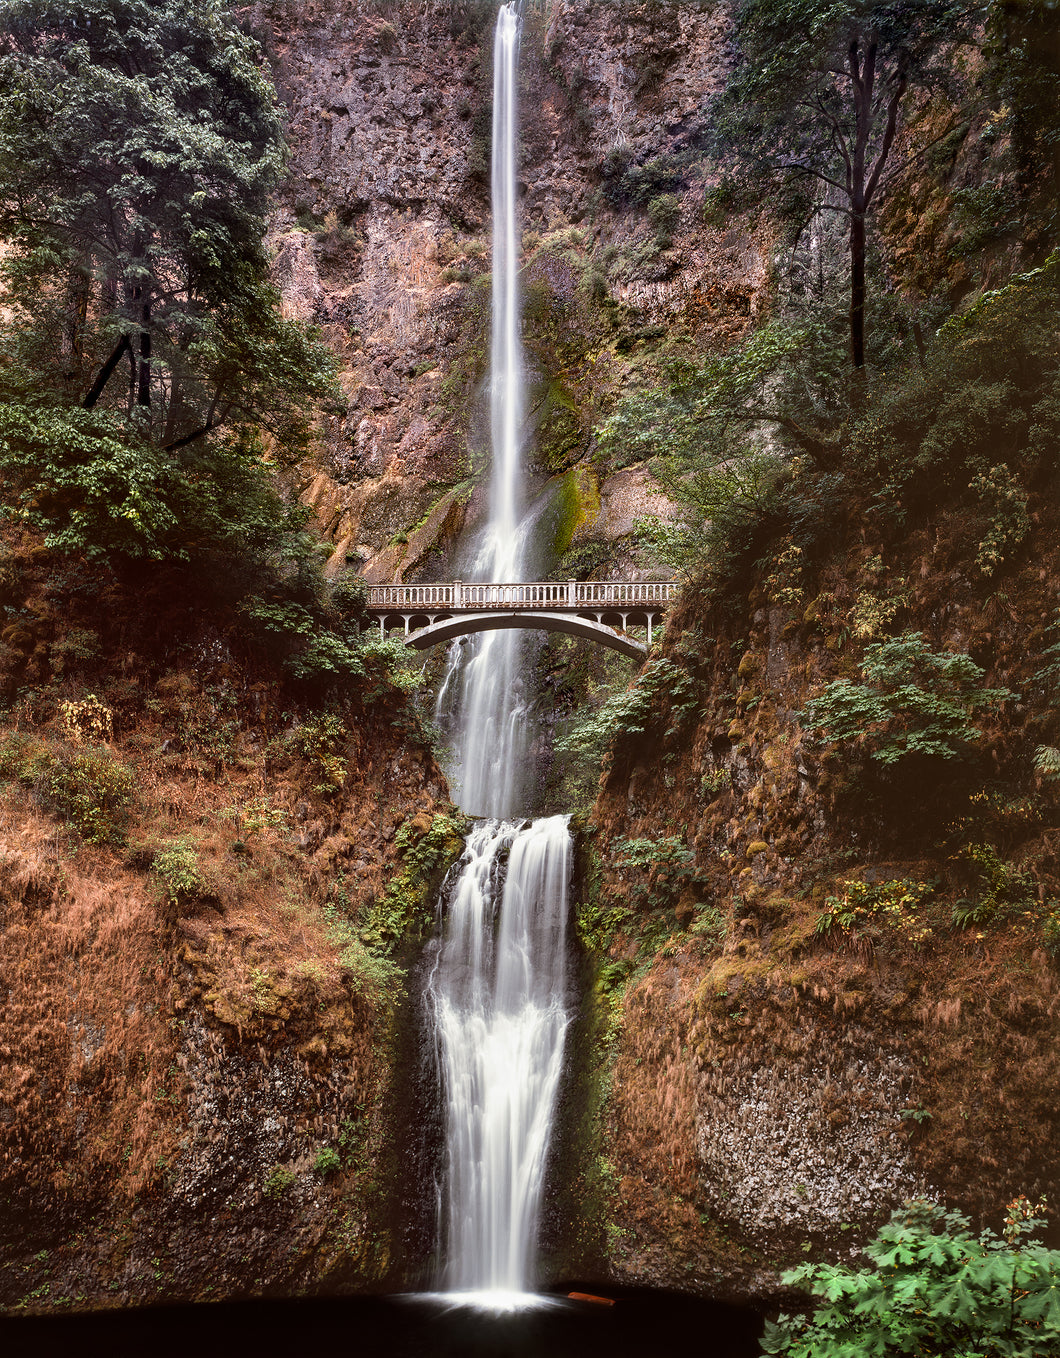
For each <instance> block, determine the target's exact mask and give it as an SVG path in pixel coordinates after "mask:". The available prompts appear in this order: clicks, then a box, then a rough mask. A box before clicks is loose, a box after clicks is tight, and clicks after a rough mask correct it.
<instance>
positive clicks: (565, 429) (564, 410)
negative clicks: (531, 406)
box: [534, 378, 584, 472]
mask: <svg viewBox="0 0 1060 1358" xmlns="http://www.w3.org/2000/svg"><path fill="white" fill-rule="evenodd" d="M583 437H584V430H583V429H582V422H581V419H580V417H579V414H578V406H577V403H576V401H575V399H574V397H573V396H572V395H571V393H570V392H569V391H568V390H567V388H566V387H565V386H564V385H563V383H562V382H561V381H560V380H559V379H558V378H553V379H552V380H551V381H550V382H549V383H548V387H547V389H546V391H545V397H544V400H543V402H542V404H541V415H540V418H539V421H538V426H537V431H536V436H535V439H534V446H535V450H536V454H537V459H538V461H539V462H541V463H543V464H544V466H545V467H546V468H547V469H548V471H550V472H561V471H563V470H564V468H566V467H569V466H570V464H571V463H572V462H573V461H575V460H576V459H577V457H578V454H579V452H580V451H581V445H582V440H583Z"/></svg>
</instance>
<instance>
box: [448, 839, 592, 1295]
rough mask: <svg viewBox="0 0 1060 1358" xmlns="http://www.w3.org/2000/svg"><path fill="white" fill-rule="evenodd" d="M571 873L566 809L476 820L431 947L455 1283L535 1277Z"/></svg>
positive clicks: (498, 1283) (507, 1284) (492, 1283)
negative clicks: (522, 819)
mask: <svg viewBox="0 0 1060 1358" xmlns="http://www.w3.org/2000/svg"><path fill="white" fill-rule="evenodd" d="M505 857H507V860H508V861H507V864H506V865H505V863H504V858H505ZM569 877H570V833H569V831H568V828H567V818H566V817H565V816H551V817H548V818H546V819H542V820H537V821H534V823H533V824H532V825H531V826H529V827H524V828H519V827H517V826H515V825H513V824H509V823H504V822H497V821H487V822H485V823H484V824H481V825H479V826H478V827H477V828H476V829H475V830H474V831H473V833H472V834H471V835H470V836H469V837H468V841H467V847H466V849H465V851H464V856H463V859H462V860H461V863H460V866H459V875H458V877H457V879H456V882H455V885H454V889H453V892H452V896H451V898H450V900H449V910H448V921H447V927H446V931H445V935H444V937H443V938H442V939H441V940H440V941H439V942H438V943H437V944H436V945H435V946H436V949H437V952H436V959H435V965H434V969H433V972H432V975H431V979H430V984H429V986H428V997H429V1002H430V1004H431V1008H432V1010H433V1013H434V1022H435V1032H436V1034H437V1038H438V1046H439V1051H440V1053H441V1061H442V1070H443V1076H444V1086H445V1102H446V1122H447V1145H448V1155H447V1160H448V1163H447V1166H446V1169H447V1182H446V1186H445V1191H444V1194H443V1198H442V1202H443V1207H444V1213H445V1223H444V1224H445V1238H444V1248H445V1257H446V1272H445V1284H446V1286H447V1287H449V1288H450V1289H453V1290H457V1291H498V1290H503V1291H508V1292H524V1291H526V1289H527V1287H528V1286H529V1284H530V1283H531V1281H532V1269H533V1262H534V1255H535V1252H536V1241H537V1225H538V1216H539V1209H540V1204H541V1192H542V1188H543V1185H544V1172H545V1162H546V1157H547V1153H548V1143H549V1135H550V1132H551V1128H552V1120H553V1113H554V1110H555V1102H556V1091H557V1089H558V1087H559V1077H560V1072H561V1067H562V1060H563V1038H564V1035H565V1032H566V1028H567V1022H568V1015H567V1005H566V999H567V996H566V988H567V979H566V961H565V958H566V947H565V943H566V917H567V883H568V880H569ZM495 931H496V932H495Z"/></svg>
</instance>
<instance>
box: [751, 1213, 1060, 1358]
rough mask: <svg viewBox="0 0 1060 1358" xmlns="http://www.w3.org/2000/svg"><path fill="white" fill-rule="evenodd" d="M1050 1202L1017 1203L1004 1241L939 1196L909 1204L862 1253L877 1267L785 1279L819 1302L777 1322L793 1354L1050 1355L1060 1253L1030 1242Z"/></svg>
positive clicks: (1059, 1305)
mask: <svg viewBox="0 0 1060 1358" xmlns="http://www.w3.org/2000/svg"><path fill="white" fill-rule="evenodd" d="M1044 1206H1045V1203H1044V1200H1042V1201H1041V1202H1039V1203H1037V1204H1032V1203H1030V1202H1029V1201H1028V1199H1027V1198H1026V1197H1023V1196H1021V1197H1019V1198H1016V1199H1015V1201H1014V1202H1012V1203H1010V1204H1009V1208H1008V1215H1007V1216H1006V1218H1005V1228H1004V1233H1003V1236H1002V1238H998V1236H996V1235H995V1234H994V1233H993V1232H992V1231H990V1230H983V1231H981V1232H980V1233H979V1235H978V1236H976V1235H973V1234H972V1233H971V1230H970V1229H969V1221H968V1219H967V1217H964V1216H962V1215H961V1214H960V1213H959V1212H947V1211H946V1210H945V1209H944V1208H942V1207H939V1206H937V1205H936V1204H935V1203H930V1202H923V1201H917V1202H911V1203H907V1204H906V1205H905V1206H904V1207H903V1208H901V1209H900V1210H899V1211H897V1212H895V1213H894V1215H893V1216H892V1217H891V1220H890V1222H889V1223H888V1224H887V1225H886V1226H884V1227H883V1228H882V1229H881V1230H880V1232H879V1234H878V1235H877V1236H876V1238H875V1239H874V1240H873V1241H871V1243H870V1244H868V1245H866V1246H865V1248H864V1250H863V1251H862V1253H863V1256H864V1259H865V1266H864V1267H862V1268H861V1269H859V1270H857V1271H854V1270H852V1269H850V1268H848V1267H846V1266H845V1265H842V1264H805V1265H803V1266H802V1267H800V1268H796V1269H792V1270H789V1272H787V1273H785V1275H784V1282H785V1283H786V1284H787V1285H789V1286H794V1287H802V1288H804V1289H806V1290H808V1291H809V1292H810V1293H811V1294H812V1295H813V1296H814V1297H816V1298H819V1302H818V1305H817V1307H816V1309H815V1311H814V1313H813V1315H812V1316H810V1317H805V1316H787V1315H782V1316H781V1317H780V1318H779V1320H778V1321H777V1323H776V1324H769V1325H767V1327H766V1334H765V1337H764V1339H763V1341H762V1349H763V1352H765V1353H769V1354H787V1355H790V1358H854V1355H862V1354H876V1355H880V1358H888V1356H889V1355H894V1358H898V1355H901V1354H910V1355H912V1354H915V1355H919V1356H920V1358H1050V1355H1053V1354H1055V1353H1056V1352H1057V1351H1058V1349H1060V1251H1056V1250H1048V1249H1046V1248H1045V1247H1044V1246H1043V1245H1040V1244H1037V1243H1034V1242H1032V1241H1031V1240H1030V1237H1031V1236H1033V1235H1034V1234H1036V1233H1037V1232H1038V1231H1040V1230H1041V1228H1042V1227H1043V1226H1044V1225H1045V1221H1044V1217H1043V1216H1042V1215H1041V1212H1042V1209H1043V1208H1044Z"/></svg>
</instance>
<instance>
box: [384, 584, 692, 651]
mask: <svg viewBox="0 0 1060 1358" xmlns="http://www.w3.org/2000/svg"><path fill="white" fill-rule="evenodd" d="M677 590H678V585H677V582H676V581H675V580H663V581H657V580H637V581H630V580H558V581H557V580H535V581H525V582H519V583H512V584H492V583H490V584H468V583H466V582H465V581H463V580H453V581H451V582H449V583H448V584H437V585H369V586H368V612H369V614H370V615H371V616H372V618H373V620H375V621H377V622H378V623H379V635H380V636H382V637H386V636H388V635H389V633H390V632H391V631H393V630H394V629H395V628H403V629H404V641H405V645H406V646H411V647H413V649H415V650H426V649H427V647H429V646H436V645H438V643H439V642H443V641H452V640H453V638H454V637H460V636H466V635H468V634H469V633H471V632H490V631H494V630H496V629H498V628H508V627H530V628H537V629H538V630H540V631H545V632H567V633H570V634H571V635H572V636H579V637H585V638H587V639H588V640H590V641H595V642H598V643H599V644H600V645H602V646H610V647H611V648H612V650H615V651H621V652H622V654H623V655H628V656H634V657H636V658H638V659H643V657H644V656H645V655H646V654H647V651H648V647H649V646H650V645H651V639H652V631H653V629H654V628H656V627H657V626H658V625H659V621H660V619H661V617H662V614H663V613H665V611H666V610H667V608H669V606H670V604H671V603H672V602H673V600H674V599H675V598H676V597H677ZM630 628H640V629H643V631H644V640H643V641H641V640H639V639H637V638H636V637H632V636H630V635H629V629H630Z"/></svg>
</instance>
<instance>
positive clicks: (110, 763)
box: [23, 748, 136, 845]
mask: <svg viewBox="0 0 1060 1358" xmlns="http://www.w3.org/2000/svg"><path fill="white" fill-rule="evenodd" d="M27 773H29V774H30V777H31V778H33V782H34V786H35V788H37V793H38V796H39V797H41V801H42V803H43V804H45V807H48V808H49V809H50V811H54V812H56V813H57V815H60V816H62V818H64V819H65V820H69V822H71V823H72V824H73V826H75V827H76V828H77V831H79V832H80V834H81V835H83V837H84V838H86V839H87V841H88V842H90V843H96V845H103V843H118V842H121V839H122V835H124V830H125V818H126V808H128V805H129V801H130V799H132V794H133V789H134V788H136V778H134V775H133V771H132V770H130V769H128V767H126V766H125V765H122V763H118V760H117V759H115V758H114V756H113V755H111V754H110V751H109V750H102V748H88V750H77V751H75V752H73V754H53V752H52V751H49V750H39V751H38V752H37V754H35V756H34V758H33V760H31V762H30V766H29V769H27ZM34 775H35V777H34ZM24 777H26V774H23V778H24Z"/></svg>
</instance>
